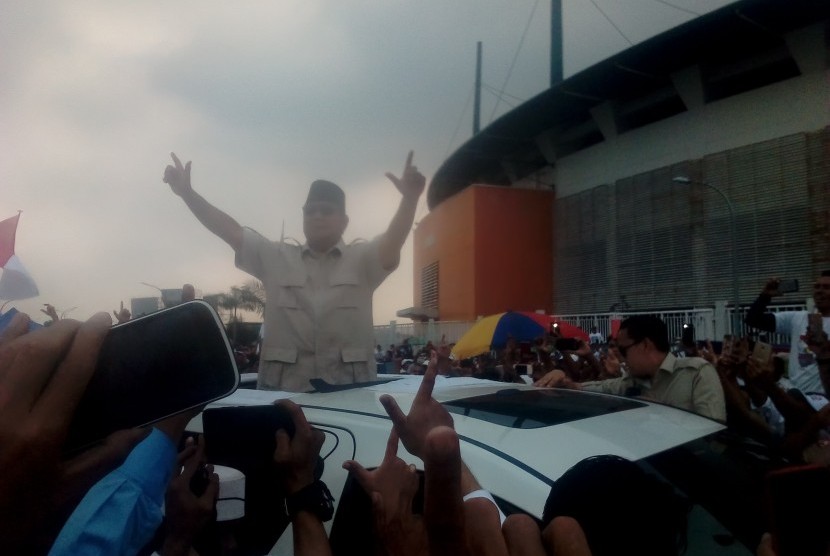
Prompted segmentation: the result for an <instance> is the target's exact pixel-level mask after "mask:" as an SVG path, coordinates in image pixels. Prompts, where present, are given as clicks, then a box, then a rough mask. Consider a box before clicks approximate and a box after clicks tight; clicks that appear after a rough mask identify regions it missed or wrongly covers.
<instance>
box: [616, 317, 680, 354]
mask: <svg viewBox="0 0 830 556" xmlns="http://www.w3.org/2000/svg"><path fill="white" fill-rule="evenodd" d="M620 330H625V331H626V333H627V335H628V337H629V338H631V339H632V340H634V341H635V342H642V341H643V340H645V339H646V338H648V339H649V340H651V342H652V343H653V344H654V347H656V348H657V350H658V351H659V352H661V353H668V352H669V350H670V349H671V344H670V343H669V330H668V328H666V323H665V322H663V319H661V318H660V317H656V316H654V315H634V316H633V317H628V318H627V319H625V320H624V321H622V323H621V324H620Z"/></svg>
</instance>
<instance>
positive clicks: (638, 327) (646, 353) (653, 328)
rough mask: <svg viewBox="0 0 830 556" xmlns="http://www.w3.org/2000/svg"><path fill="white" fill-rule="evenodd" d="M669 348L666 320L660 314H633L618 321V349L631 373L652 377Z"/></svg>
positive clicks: (641, 376) (642, 376)
mask: <svg viewBox="0 0 830 556" xmlns="http://www.w3.org/2000/svg"><path fill="white" fill-rule="evenodd" d="M670 349H671V345H670V344H669V332H668V329H667V328H666V323H664V322H663V321H662V320H661V319H660V318H659V317H655V316H653V315H635V316H633V317H629V318H627V319H625V320H624V321H623V322H622V324H620V331H619V334H617V350H618V351H619V353H620V355H621V356H622V357H623V359H624V360H625V362H626V367H627V368H628V371H629V372H630V373H631V375H632V376H635V377H638V378H652V377H653V376H654V375H655V374H657V371H658V370H659V369H660V365H661V364H662V363H663V360H664V359H665V358H666V355H668V353H669V350H670Z"/></svg>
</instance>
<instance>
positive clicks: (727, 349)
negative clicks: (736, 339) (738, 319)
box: [720, 334, 732, 357]
mask: <svg viewBox="0 0 830 556" xmlns="http://www.w3.org/2000/svg"><path fill="white" fill-rule="evenodd" d="M720 354H721V357H724V356H727V355H731V354H732V334H724V335H723V342H721V348H720Z"/></svg>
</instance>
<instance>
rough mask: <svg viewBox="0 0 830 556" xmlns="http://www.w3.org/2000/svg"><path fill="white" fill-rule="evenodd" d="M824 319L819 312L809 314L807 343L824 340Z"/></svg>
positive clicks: (817, 342) (815, 343)
mask: <svg viewBox="0 0 830 556" xmlns="http://www.w3.org/2000/svg"><path fill="white" fill-rule="evenodd" d="M823 333H824V320H823V317H822V316H821V315H820V314H819V313H810V314H809V315H807V343H810V344H813V345H817V344H821V343H823V342H824V336H823V335H822V334H823Z"/></svg>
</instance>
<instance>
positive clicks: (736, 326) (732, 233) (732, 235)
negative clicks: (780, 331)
mask: <svg viewBox="0 0 830 556" xmlns="http://www.w3.org/2000/svg"><path fill="white" fill-rule="evenodd" d="M672 181H673V182H675V183H683V184H686V185H693V184H697V185H705V186H706V187H709V188H711V189H714V190H715V191H716V192H717V194H718V195H720V196H721V197H723V200H724V201H725V202H726V206H727V208H729V243H730V245H731V251H732V303H734V309H733V310H732V334H737V333H738V330H740V321H739V320H738V311H739V309H740V307H741V301H740V297H739V294H738V245H737V243H738V239H737V237H738V236H737V232H736V230H735V209H734V208H733V206H732V201H730V200H729V197H727V196H726V194H725V193H724V192H723V191H721V190H720V189H718V188H717V187H715V186H714V185H712V184H711V183H709V182H706V181H700V180H693V179H691V178H689V177H688V176H675V177H673V178H672Z"/></svg>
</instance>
